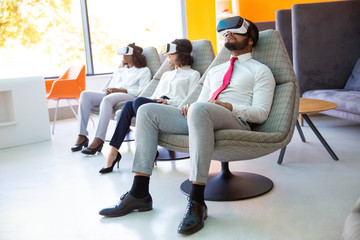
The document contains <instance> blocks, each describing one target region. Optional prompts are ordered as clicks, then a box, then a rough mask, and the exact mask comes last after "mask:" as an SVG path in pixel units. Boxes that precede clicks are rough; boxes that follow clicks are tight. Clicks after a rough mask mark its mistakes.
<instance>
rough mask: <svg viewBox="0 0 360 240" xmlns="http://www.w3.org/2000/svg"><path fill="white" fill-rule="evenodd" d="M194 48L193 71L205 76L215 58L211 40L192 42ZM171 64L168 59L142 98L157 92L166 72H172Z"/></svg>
mask: <svg viewBox="0 0 360 240" xmlns="http://www.w3.org/2000/svg"><path fill="white" fill-rule="evenodd" d="M191 43H192V46H193V51H192V53H191V55H192V56H193V57H194V64H193V66H192V68H193V69H195V70H197V71H198V72H199V73H200V76H201V75H203V74H204V73H205V71H206V69H207V68H208V67H209V65H210V64H211V62H212V61H213V59H214V58H215V53H214V50H213V47H212V45H211V42H210V41H209V40H205V39H202V40H196V41H191ZM170 67H171V66H170V63H169V61H168V59H167V58H166V60H165V61H164V62H163V64H162V65H161V67H160V68H159V70H158V71H157V72H156V74H155V75H154V77H153V79H152V80H151V82H150V84H149V85H148V86H147V88H146V89H145V90H144V91H143V92H142V93H141V94H140V96H142V97H150V96H151V95H152V93H153V92H154V91H155V88H156V86H157V85H158V83H159V80H160V79H161V76H162V75H163V74H164V72H167V71H170V70H171V68H170Z"/></svg>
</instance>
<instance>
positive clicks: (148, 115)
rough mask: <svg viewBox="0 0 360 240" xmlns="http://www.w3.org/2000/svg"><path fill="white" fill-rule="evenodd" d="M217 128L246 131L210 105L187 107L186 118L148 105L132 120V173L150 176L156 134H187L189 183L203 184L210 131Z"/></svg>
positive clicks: (175, 110)
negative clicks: (134, 122) (133, 128)
mask: <svg viewBox="0 0 360 240" xmlns="http://www.w3.org/2000/svg"><path fill="white" fill-rule="evenodd" d="M220 129H244V130H250V127H249V125H248V124H247V123H244V122H243V121H241V120H240V119H239V118H238V117H236V116H235V115H234V114H232V112H230V111H229V110H228V109H226V108H224V107H222V106H219V105H217V104H214V103H208V102H196V103H193V104H191V106H190V108H189V111H188V115H187V118H185V117H184V116H183V115H182V114H181V112H180V108H176V107H172V106H168V105H163V104H154V103H148V104H145V105H143V106H141V107H140V108H139V110H138V112H137V117H136V141H135V143H136V152H135V157H134V163H133V168H132V171H133V172H139V173H145V174H149V175H151V173H152V169H153V166H154V159H155V156H156V151H157V145H158V133H159V132H165V133H175V134H186V135H189V153H190V176H189V180H190V181H196V182H202V183H206V181H207V178H208V173H209V168H210V162H211V157H212V153H213V151H214V142H215V139H214V138H215V137H214V132H215V131H217V130H220Z"/></svg>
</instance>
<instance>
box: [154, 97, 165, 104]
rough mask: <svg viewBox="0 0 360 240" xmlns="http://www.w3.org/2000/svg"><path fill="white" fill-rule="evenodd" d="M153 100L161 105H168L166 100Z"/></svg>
mask: <svg viewBox="0 0 360 240" xmlns="http://www.w3.org/2000/svg"><path fill="white" fill-rule="evenodd" d="M154 100H155V101H157V102H158V103H161V104H168V102H167V100H166V99H162V98H156V99H154Z"/></svg>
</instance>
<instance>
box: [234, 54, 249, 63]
mask: <svg viewBox="0 0 360 240" xmlns="http://www.w3.org/2000/svg"><path fill="white" fill-rule="evenodd" d="M231 57H233V56H232V55H231ZM236 58H237V59H238V60H239V61H238V62H239V63H242V62H246V61H247V60H249V59H251V58H252V55H251V53H250V52H248V53H244V54H241V55H239V56H237V57H236Z"/></svg>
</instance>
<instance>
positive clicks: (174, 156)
mask: <svg viewBox="0 0 360 240" xmlns="http://www.w3.org/2000/svg"><path fill="white" fill-rule="evenodd" d="M157 150H158V152H159V156H158V157H157V161H168V160H181V159H186V158H189V157H190V155H189V154H188V153H184V152H175V151H171V150H169V149H167V148H164V147H160V146H158V149H157Z"/></svg>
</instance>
